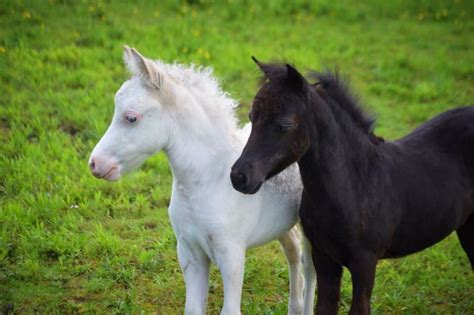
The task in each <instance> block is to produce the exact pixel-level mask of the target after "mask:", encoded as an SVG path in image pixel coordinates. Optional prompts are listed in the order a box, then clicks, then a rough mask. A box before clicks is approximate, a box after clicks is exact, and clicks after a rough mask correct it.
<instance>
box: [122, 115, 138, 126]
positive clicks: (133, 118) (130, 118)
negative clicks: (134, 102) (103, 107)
mask: <svg viewBox="0 0 474 315" xmlns="http://www.w3.org/2000/svg"><path fill="white" fill-rule="evenodd" d="M125 119H126V120H127V121H128V122H129V123H131V124H133V123H134V122H136V121H137V116H134V115H131V114H128V115H125Z"/></svg>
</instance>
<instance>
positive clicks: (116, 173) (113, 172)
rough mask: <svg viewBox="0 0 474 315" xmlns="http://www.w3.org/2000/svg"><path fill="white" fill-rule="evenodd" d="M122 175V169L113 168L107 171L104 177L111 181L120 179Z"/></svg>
mask: <svg viewBox="0 0 474 315" xmlns="http://www.w3.org/2000/svg"><path fill="white" fill-rule="evenodd" d="M121 177H122V174H120V171H118V170H116V169H113V170H111V171H110V172H109V173H107V174H106V175H105V176H104V177H103V179H105V180H107V181H109V182H115V181H117V180H119V179H120V178H121Z"/></svg>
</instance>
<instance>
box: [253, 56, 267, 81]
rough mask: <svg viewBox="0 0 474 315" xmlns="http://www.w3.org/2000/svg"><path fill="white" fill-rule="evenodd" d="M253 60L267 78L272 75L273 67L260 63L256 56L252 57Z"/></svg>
mask: <svg viewBox="0 0 474 315" xmlns="http://www.w3.org/2000/svg"><path fill="white" fill-rule="evenodd" d="M252 60H253V61H254V62H255V63H256V64H257V66H258V67H259V68H260V70H262V72H263V74H264V75H265V76H267V77H268V76H269V75H270V74H271V72H272V67H271V65H269V64H265V63H263V62H260V61H258V60H257V58H255V57H254V56H252Z"/></svg>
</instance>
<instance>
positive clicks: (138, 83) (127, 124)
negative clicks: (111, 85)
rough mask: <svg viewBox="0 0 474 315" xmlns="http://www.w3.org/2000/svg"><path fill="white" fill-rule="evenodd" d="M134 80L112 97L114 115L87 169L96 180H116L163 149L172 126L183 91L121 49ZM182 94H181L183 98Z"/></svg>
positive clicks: (152, 65) (152, 66)
mask: <svg viewBox="0 0 474 315" xmlns="http://www.w3.org/2000/svg"><path fill="white" fill-rule="evenodd" d="M124 50H125V53H124V59H125V64H126V65H127V67H128V69H129V70H130V71H131V72H132V74H133V77H132V78H131V79H130V80H128V81H126V82H125V83H123V84H122V86H121V87H120V89H119V90H118V92H117V94H116V95H115V112H114V116H113V119H112V123H111V124H110V126H109V128H108V129H107V132H106V133H105V135H104V136H103V137H102V139H100V141H99V143H98V144H97V145H96V146H95V148H94V150H93V151H92V154H91V157H90V160H89V166H90V169H91V171H92V173H93V174H94V176H96V177H98V178H104V179H107V180H117V179H119V178H120V176H121V175H122V174H123V173H125V172H127V171H130V170H133V169H135V168H137V167H138V166H140V164H141V163H142V162H143V161H144V160H145V159H147V158H148V157H150V156H151V155H153V154H155V153H157V152H159V151H160V150H161V149H163V148H164V147H166V145H167V144H168V141H169V138H170V130H171V128H172V127H173V114H172V112H171V110H172V107H174V105H175V103H176V101H177V99H176V98H177V97H180V96H179V94H181V95H182V96H181V97H185V96H186V91H185V90H184V89H183V87H181V86H180V85H179V84H177V83H176V82H175V80H174V79H173V78H171V77H170V76H169V75H168V74H167V73H165V72H164V70H163V69H160V66H159V64H157V63H155V62H153V61H151V60H149V59H147V58H145V57H143V56H142V55H141V54H140V53H139V52H138V51H136V50H135V49H134V48H129V47H127V46H125V47H124ZM183 94H184V95H183Z"/></svg>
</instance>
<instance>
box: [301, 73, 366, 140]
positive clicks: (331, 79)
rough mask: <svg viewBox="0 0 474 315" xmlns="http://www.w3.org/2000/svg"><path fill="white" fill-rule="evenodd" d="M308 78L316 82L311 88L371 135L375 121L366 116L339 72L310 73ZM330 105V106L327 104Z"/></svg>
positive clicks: (357, 99)
mask: <svg viewBox="0 0 474 315" xmlns="http://www.w3.org/2000/svg"><path fill="white" fill-rule="evenodd" d="M310 77H311V78H314V79H316V80H317V82H316V83H315V84H313V86H314V87H315V88H316V89H318V90H319V91H321V90H322V92H323V94H324V95H326V97H328V98H330V99H332V100H333V101H334V102H332V103H335V104H336V105H337V106H338V107H339V108H340V109H341V110H343V111H345V112H346V113H348V115H349V117H350V118H351V119H352V121H353V122H354V123H355V124H356V125H357V126H359V127H360V128H362V130H363V131H365V132H367V133H368V134H372V132H373V128H374V124H375V119H374V118H373V117H371V116H370V115H368V114H366V113H365V112H364V110H363V109H362V106H361V105H360V103H359V98H358V97H356V96H355V95H354V94H353V93H352V92H351V89H350V88H349V84H348V83H347V81H346V80H344V79H342V78H341V76H340V74H339V72H338V71H337V70H336V71H334V72H331V71H326V72H323V73H317V72H311V73H310ZM329 105H332V104H329Z"/></svg>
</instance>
